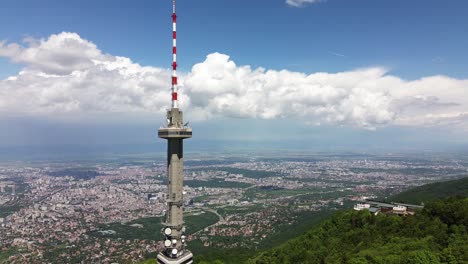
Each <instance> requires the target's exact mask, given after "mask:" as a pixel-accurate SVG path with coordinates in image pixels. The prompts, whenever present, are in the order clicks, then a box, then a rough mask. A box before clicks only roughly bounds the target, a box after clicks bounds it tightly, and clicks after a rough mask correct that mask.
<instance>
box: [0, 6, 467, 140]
mask: <svg viewBox="0 0 468 264" xmlns="http://www.w3.org/2000/svg"><path fill="white" fill-rule="evenodd" d="M422 3H423V2H422V1H414V2H411V3H406V2H405V3H404V2H403V1H397V2H392V3H389V2H387V3H383V2H382V3H372V2H371V1H361V2H359V3H358V2H355V3H350V2H349V1H347V2H344V1H338V0H336V1H333V0H328V1H275V2H271V3H268V4H265V3H260V2H258V1H254V2H249V3H247V2H246V1H236V2H223V3H222V4H220V3H219V2H216V1H201V2H197V3H194V2H187V3H184V5H182V7H181V8H180V10H179V11H180V13H181V16H182V17H184V19H183V20H182V21H181V22H180V26H179V31H181V38H182V39H181V44H180V49H179V50H178V52H179V53H180V56H181V58H183V59H182V61H181V62H180V63H179V64H180V72H181V74H182V76H181V83H182V88H181V94H182V96H181V98H180V99H181V104H182V108H183V109H184V110H186V111H187V113H190V114H189V115H188V116H187V120H188V121H190V122H191V125H192V126H194V127H196V128H197V131H200V132H199V133H200V134H201V135H202V136H201V137H200V140H206V139H207V138H209V137H210V136H209V135H208V136H203V135H204V133H205V132H208V131H207V130H204V129H203V127H208V126H209V127H210V129H211V128H212V127H214V128H216V130H215V131H214V132H213V133H215V134H220V135H221V136H219V137H218V138H216V140H218V141H223V140H224V141H225V140H227V139H232V140H239V141H242V140H245V141H249V142H251V141H257V142H260V141H262V140H263V141H271V142H274V141H281V140H283V139H286V138H288V139H291V138H299V137H301V138H303V139H304V140H314V141H317V142H320V141H323V142H329V143H330V144H332V145H333V144H335V145H336V146H341V145H349V141H357V142H359V141H362V142H363V144H362V145H363V146H365V145H369V146H374V145H376V144H377V145H379V144H381V147H386V146H387V147H388V146H392V147H394V146H395V145H397V146H398V145H401V146H402V148H404V147H407V146H408V142H410V143H413V142H415V143H414V145H420V146H426V147H427V148H431V146H435V145H437V146H456V145H463V144H467V143H468V138H467V136H466V131H467V129H468V101H467V98H468V97H467V96H466V95H467V94H468V90H467V89H468V88H467V87H468V80H467V76H466V73H465V71H464V69H466V65H465V64H466V58H467V53H466V49H465V48H464V47H465V46H466V43H467V39H468V38H467V37H466V34H462V33H463V32H462V31H463V29H462V28H463V27H461V26H460V25H461V24H463V22H464V20H467V18H466V17H464V16H462V10H466V3H463V2H462V1H454V2H451V3H450V5H447V4H445V5H444V4H443V3H440V2H437V1H429V2H428V1H425V2H424V4H422ZM169 4H170V3H165V2H163V1H161V2H150V1H140V2H138V3H131V2H127V1H121V2H119V5H112V4H111V3H110V2H106V1H103V2H99V3H96V4H92V3H91V2H90V1H80V2H77V1H76V2H74V1H72V2H70V3H67V4H63V3H60V2H59V1H46V2H43V3H41V4H38V3H34V2H33V1H22V5H18V4H16V2H12V1H7V2H6V3H5V8H2V11H0V12H2V13H1V17H2V18H1V20H2V21H0V22H2V23H3V24H8V23H7V21H9V24H10V25H11V27H8V28H7V29H6V30H5V31H4V32H3V33H2V34H1V35H0V41H1V42H0V57H1V58H0V112H1V120H2V122H1V124H0V131H1V132H0V147H7V146H10V147H11V146H18V145H23V146H24V145H26V146H28V145H70V144H77V145H89V146H93V145H99V144H109V145H112V144H145V143H147V142H151V141H152V140H153V139H154V138H153V137H151V133H149V132H148V133H147V132H142V131H146V130H148V129H149V128H150V127H153V130H152V131H154V130H155V129H157V127H158V126H159V125H162V124H161V122H160V120H161V118H162V117H163V115H164V113H165V111H166V108H168V107H169V105H168V103H167V102H168V96H167V94H168V92H169V90H170V89H169V88H170V86H169V85H168V80H169V79H170V70H169V68H170V64H169V63H167V61H170V59H169V58H170V57H169V55H167V54H170V53H169V52H168V51H170V46H171V43H170V41H167V38H168V36H169V35H170V30H168V28H170V27H168V26H170V23H169V22H170V20H169V22H168V21H167V20H168V17H170V13H169V12H167V10H168V7H169ZM243 7H245V8H243ZM25 16H27V17H28V18H27V19H24V17H25ZM78 18H80V19H78ZM91 24H94V25H96V26H95V27H91V26H90V25H91ZM111 25H113V26H111ZM155 126H156V127H155ZM272 127H273V128H275V127H276V128H279V129H277V131H275V132H274V133H273V135H272V136H270V138H266V139H264V138H260V137H259V136H258V135H260V134H262V133H261V132H262V131H267V130H270V129H271V128H272ZM367 140H369V141H370V142H364V141H367ZM195 143H196V142H195ZM351 145H359V144H357V143H356V142H355V144H351ZM409 145H411V144H409Z"/></svg>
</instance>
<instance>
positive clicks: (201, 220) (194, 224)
mask: <svg viewBox="0 0 468 264" xmlns="http://www.w3.org/2000/svg"><path fill="white" fill-rule="evenodd" d="M218 220H219V218H218V216H217V215H216V214H214V213H211V212H203V213H200V214H197V215H186V216H185V221H186V223H187V234H192V233H194V232H197V231H198V230H200V229H203V228H205V227H207V226H210V225H212V224H214V223H216V222H217V221H218ZM162 228H163V224H162V218H161V217H149V218H141V219H138V220H135V221H131V222H129V223H126V224H121V223H112V224H108V225H102V226H100V231H109V230H112V231H114V232H115V233H113V232H110V233H107V232H99V231H93V232H92V233H91V235H93V236H95V237H106V238H122V239H129V240H133V239H142V240H143V239H144V240H161V239H162V234H161V229H162Z"/></svg>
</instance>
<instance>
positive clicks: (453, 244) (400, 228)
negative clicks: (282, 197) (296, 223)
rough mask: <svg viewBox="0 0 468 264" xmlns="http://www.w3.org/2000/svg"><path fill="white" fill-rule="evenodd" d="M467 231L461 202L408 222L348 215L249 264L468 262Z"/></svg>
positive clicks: (432, 207) (465, 203) (467, 210)
mask: <svg viewBox="0 0 468 264" xmlns="http://www.w3.org/2000/svg"><path fill="white" fill-rule="evenodd" d="M467 226H468V198H461V197H457V198H448V199H446V200H442V201H436V202H433V203H431V204H429V205H427V206H426V208H425V209H424V210H423V211H422V212H419V213H418V214H416V215H414V216H408V217H400V216H395V215H383V214H379V215H377V216H375V215H373V214H371V213H369V212H368V211H360V212H357V211H346V212H342V213H339V214H337V215H335V216H334V217H332V218H330V219H329V220H327V221H325V222H323V223H322V224H320V225H318V226H316V227H315V228H313V229H312V230H310V231H309V232H307V233H306V234H304V235H302V236H300V237H298V238H296V239H293V240H291V241H288V242H287V243H285V244H283V245H282V246H280V247H277V248H274V249H272V250H269V251H266V252H263V253H261V254H260V255H258V256H257V257H255V258H253V259H250V260H249V261H248V262H247V263H248V264H276V263H277V264H280V263H281V264H292V263H295V264H296V263H349V264H364V263H389V264H392V263H395V264H396V263H421V264H423V263H467V262H468V243H467V242H468V232H467V231H468V230H467Z"/></svg>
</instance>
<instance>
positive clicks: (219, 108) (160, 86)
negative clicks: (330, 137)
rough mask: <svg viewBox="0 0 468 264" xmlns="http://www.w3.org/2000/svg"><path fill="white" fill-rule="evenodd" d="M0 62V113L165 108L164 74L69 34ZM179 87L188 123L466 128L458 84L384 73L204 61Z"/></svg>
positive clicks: (466, 85) (12, 51)
mask: <svg viewBox="0 0 468 264" xmlns="http://www.w3.org/2000/svg"><path fill="white" fill-rule="evenodd" d="M0 56H3V57H8V58H10V60H11V61H13V62H16V63H21V64H23V65H24V68H23V70H22V71H21V72H20V73H19V74H17V75H15V76H11V77H9V78H7V79H5V80H1V81H0V113H2V112H3V113H27V114H42V115H55V114H58V113H60V114H64V113H65V114H67V113H68V114H69V115H73V114H77V113H79V114H80V113H128V112H159V113H163V112H164V111H165V109H166V107H168V106H169V100H170V91H169V80H170V72H169V70H168V69H161V68H155V67H143V66H140V65H138V64H136V63H134V62H132V61H131V60H130V59H128V58H124V57H117V56H112V55H109V54H104V53H103V52H102V51H100V50H99V49H98V48H97V47H96V45H94V44H93V43H91V42H89V41H87V40H84V39H82V38H81V37H80V36H78V35H77V34H74V33H61V34H57V35H52V36H50V37H49V38H48V39H42V40H39V41H35V40H28V41H27V42H26V46H21V45H20V44H16V43H12V44H8V43H6V42H0ZM181 81H182V91H181V94H182V97H181V101H182V102H181V103H182V107H183V108H184V109H185V110H187V112H188V113H189V114H190V115H191V118H192V119H195V118H197V119H208V118H214V117H226V116H227V117H235V118H258V119H278V118H294V119H297V120H302V121H303V122H307V123H310V124H335V125H348V126H355V127H363V128H368V129H374V128H376V127H379V126H384V125H388V124H398V125H410V126H434V125H461V126H464V127H466V126H467V123H468V96H467V95H468V80H458V79H453V78H449V77H445V76H432V77H427V78H422V79H420V80H415V81H406V80H403V79H401V78H399V77H396V76H392V75H389V74H388V72H387V71H386V70H385V69H384V68H367V69H357V70H353V71H348V72H341V73H313V74H304V73H300V72H291V71H288V70H282V71H274V70H266V69H262V68H258V69H252V68H251V67H250V66H238V65H236V64H235V63H234V62H233V61H232V60H231V59H230V58H229V56H227V55H224V54H220V53H213V54H210V55H208V56H207V58H206V60H205V61H204V62H201V63H199V64H196V65H194V66H193V68H192V71H191V72H189V73H184V74H183V76H182V78H181Z"/></svg>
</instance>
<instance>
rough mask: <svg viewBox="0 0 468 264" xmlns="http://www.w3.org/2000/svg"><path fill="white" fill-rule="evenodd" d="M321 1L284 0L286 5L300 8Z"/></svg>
mask: <svg viewBox="0 0 468 264" xmlns="http://www.w3.org/2000/svg"><path fill="white" fill-rule="evenodd" d="M321 1H322V0H286V4H288V5H290V6H294V7H302V6H304V5H305V4H313V3H318V2H321Z"/></svg>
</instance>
